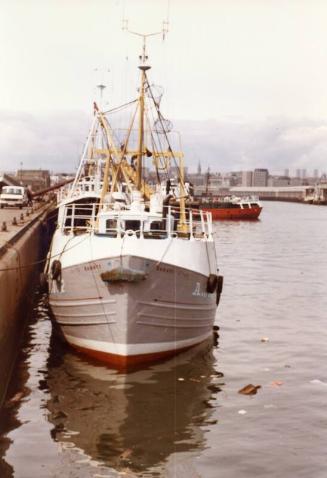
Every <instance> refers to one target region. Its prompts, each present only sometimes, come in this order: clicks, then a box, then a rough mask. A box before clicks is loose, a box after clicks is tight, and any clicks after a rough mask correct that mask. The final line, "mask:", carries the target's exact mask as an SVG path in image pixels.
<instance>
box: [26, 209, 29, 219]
mask: <svg viewBox="0 0 327 478" xmlns="http://www.w3.org/2000/svg"><path fill="white" fill-rule="evenodd" d="M29 215H30V212H29V210H28V209H27V211H26V216H27V217H28V216H29Z"/></svg>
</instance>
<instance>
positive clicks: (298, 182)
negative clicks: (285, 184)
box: [290, 176, 302, 186]
mask: <svg viewBox="0 0 327 478" xmlns="http://www.w3.org/2000/svg"><path fill="white" fill-rule="evenodd" d="M301 185H302V179H301V178H300V177H299V176H297V177H296V178H290V186H301Z"/></svg>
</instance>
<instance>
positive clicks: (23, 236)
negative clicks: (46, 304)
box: [0, 207, 49, 407]
mask: <svg viewBox="0 0 327 478" xmlns="http://www.w3.org/2000/svg"><path fill="white" fill-rule="evenodd" d="M48 211H49V208H47V207H46V208H44V209H43V211H42V212H40V214H39V215H38V216H37V217H35V218H34V219H33V220H32V221H30V222H29V223H27V224H26V225H25V226H24V227H23V228H21V229H20V230H19V231H18V232H17V233H16V234H15V235H14V236H13V237H12V238H11V239H10V240H8V241H7V242H6V244H5V245H3V246H2V247H1V248H0V407H1V405H2V404H3V400H4V397H5V394H6V390H7V386H8V383H9V380H10V377H11V372H12V369H13V365H14V362H15V359H16V357H17V353H18V352H19V348H20V339H21V337H22V333H23V331H24V327H25V323H26V318H27V316H28V313H29V310H30V308H31V303H32V297H33V293H34V290H33V285H34V286H35V283H36V281H35V279H36V276H37V274H36V272H38V271H39V270H40V269H39V267H38V265H37V262H38V261H39V260H40V258H41V252H42V248H43V247H44V243H45V241H46V240H47V237H46V236H47V228H46V227H44V224H45V222H44V221H45V220H46V217H47V214H48Z"/></svg>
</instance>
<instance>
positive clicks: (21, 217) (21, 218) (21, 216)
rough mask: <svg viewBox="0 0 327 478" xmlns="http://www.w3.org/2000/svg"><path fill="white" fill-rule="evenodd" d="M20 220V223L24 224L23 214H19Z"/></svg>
mask: <svg viewBox="0 0 327 478" xmlns="http://www.w3.org/2000/svg"><path fill="white" fill-rule="evenodd" d="M20 220H21V221H22V222H24V214H23V213H21V215H20Z"/></svg>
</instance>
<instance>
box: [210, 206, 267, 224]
mask: <svg viewBox="0 0 327 478" xmlns="http://www.w3.org/2000/svg"><path fill="white" fill-rule="evenodd" d="M201 209H202V211H207V212H211V214H212V220H213V221H219V220H240V219H242V220H248V221H254V220H256V219H258V217H259V216H260V213H261V210H262V207H251V208H246V209H241V208H217V209H216V208H206V207H201Z"/></svg>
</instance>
